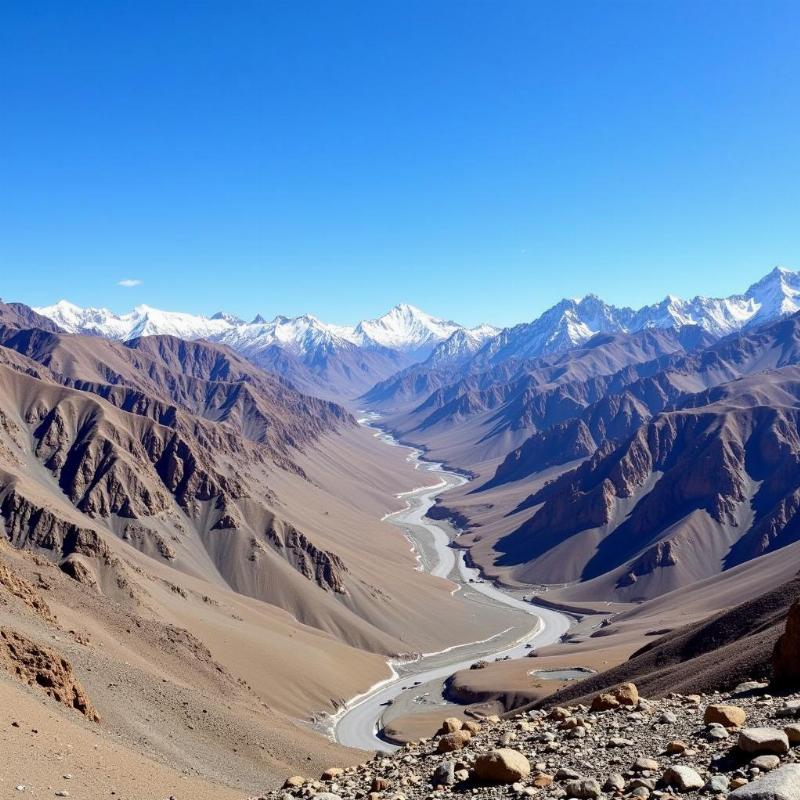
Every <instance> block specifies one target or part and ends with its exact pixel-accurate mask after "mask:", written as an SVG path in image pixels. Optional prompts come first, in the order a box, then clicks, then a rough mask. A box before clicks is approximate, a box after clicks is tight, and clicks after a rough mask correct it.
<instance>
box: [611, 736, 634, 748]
mask: <svg viewBox="0 0 800 800" xmlns="http://www.w3.org/2000/svg"><path fill="white" fill-rule="evenodd" d="M632 744H633V740H632V739H623V738H622V737H621V736H612V737H611V738H610V739H609V740H608V744H607V745H606V746H607V747H630V746H631V745H632Z"/></svg>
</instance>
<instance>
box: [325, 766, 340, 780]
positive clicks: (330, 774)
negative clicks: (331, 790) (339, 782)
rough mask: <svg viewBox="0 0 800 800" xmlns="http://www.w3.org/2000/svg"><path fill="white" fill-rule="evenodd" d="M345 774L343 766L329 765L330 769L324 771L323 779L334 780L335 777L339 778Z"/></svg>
mask: <svg viewBox="0 0 800 800" xmlns="http://www.w3.org/2000/svg"><path fill="white" fill-rule="evenodd" d="M343 774H344V770H343V769H342V768H341V767H328V769H326V770H325V772H323V773H322V780H324V781H332V780H333V779H334V778H338V777H340V776H341V775H343Z"/></svg>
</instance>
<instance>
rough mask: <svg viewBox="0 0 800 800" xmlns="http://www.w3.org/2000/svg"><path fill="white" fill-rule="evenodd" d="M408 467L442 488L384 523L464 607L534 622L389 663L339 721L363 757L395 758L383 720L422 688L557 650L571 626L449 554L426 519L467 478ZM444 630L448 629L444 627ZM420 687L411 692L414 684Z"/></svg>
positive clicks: (413, 457) (415, 458)
mask: <svg viewBox="0 0 800 800" xmlns="http://www.w3.org/2000/svg"><path fill="white" fill-rule="evenodd" d="M377 419H378V417H377V416H376V415H368V416H366V417H364V418H363V419H361V420H359V421H360V422H361V424H363V425H366V426H369V427H373V428H374V427H375V423H376V421H377ZM375 435H376V436H377V437H378V438H379V439H380V440H381V441H383V442H385V443H386V445H387V446H392V447H404V446H405V445H400V444H399V443H398V442H397V441H396V440H395V439H394V437H392V436H391V435H389V434H387V433H384V432H382V431H379V430H378V431H377V432H376V434H375ZM408 449H409V451H410V454H409V456H408V460H409V461H411V462H413V463H414V464H415V466H416V468H417V469H418V470H420V471H422V472H430V473H433V475H434V476H435V477H437V478H440V480H439V482H438V483H436V484H434V485H433V486H426V487H423V488H420V489H415V490H413V491H411V492H406V493H404V494H402V495H399V497H402V498H403V499H404V500H406V503H407V506H406V508H404V509H402V510H401V511H396V512H394V513H392V514H388V515H387V516H386V517H385V518H384V519H385V520H386V521H387V522H389V523H391V524H392V525H396V526H397V527H398V528H400V529H401V530H402V531H403V533H404V534H405V535H406V536H407V537H408V538H409V540H410V541H411V542H412V545H413V547H414V551H415V553H416V555H417V559H418V561H419V565H420V569H424V570H425V571H427V572H430V573H431V574H432V575H436V576H438V577H442V578H449V579H450V580H451V581H453V583H454V584H455V586H456V588H455V589H454V592H458V591H460V592H462V594H463V596H464V602H473V603H474V602H478V603H482V604H485V603H487V602H488V603H492V604H499V605H504V606H509V607H511V608H513V609H515V610H516V612H517V614H516V616H517V618H519V612H520V611H521V612H523V613H524V614H527V615H529V616H530V617H531V626H530V629H529V630H528V631H527V632H526V633H524V634H523V635H522V636H520V632H519V629H517V630H516V631H515V630H514V627H513V626H512V627H509V628H507V629H506V630H501V631H498V632H497V633H496V634H495V635H494V636H491V637H489V638H488V639H484V640H482V641H478V642H465V643H464V644H462V645H456V646H455V647H450V648H447V649H446V650H443V651H439V652H436V653H426V654H423V655H422V656H421V657H420V658H419V659H417V660H416V661H412V662H391V661H390V662H389V667H390V669H391V670H392V676H391V677H390V678H388V679H387V680H385V681H382V682H381V683H379V684H377V685H376V686H374V687H372V689H370V690H369V691H368V692H366V693H365V694H363V695H360V696H358V697H355V698H353V699H351V700H350V701H349V702H348V703H347V704H346V705H345V706H344V707H343V708H342V709H340V711H339V712H338V713H337V714H336V715H335V716H334V717H333V729H332V731H333V736H334V738H335V739H336V741H337V742H339V743H340V744H343V745H346V746H348V747H358V748H361V749H364V750H384V751H391V750H395V749H396V747H395V746H394V745H392V744H390V743H389V742H386V741H384V740H383V739H381V738H380V735H379V734H380V730H381V728H382V727H383V726H382V718H383V715H384V712H385V710H386V706H387V704H390V703H398V702H401V701H405V702H406V703H408V702H409V700H410V695H414V694H416V693H417V692H418V689H417V688H416V685H425V684H429V683H438V685H441V684H442V683H443V682H444V680H445V679H446V678H447V677H449V676H450V675H452V673H454V672H457V671H458V670H461V669H467V668H468V667H469V666H470V664H472V663H474V662H475V661H476V660H478V659H481V658H483V659H487V658H488V659H491V658H506V657H508V658H521V657H523V656H525V655H526V654H527V653H528V652H529V649H530V647H531V646H537V647H543V646H544V645H547V644H552V643H554V642H557V641H558V640H559V638H560V637H561V636H562V634H564V633H566V631H567V630H568V629H569V627H570V624H571V620H570V618H569V617H568V616H567V615H566V614H562V613H561V612H559V611H554V610H552V609H549V608H544V607H542V606H537V605H534V604H533V603H530V602H526V601H524V600H521V599H520V598H517V597H515V596H513V595H512V594H510V593H508V592H505V591H503V590H502V589H499V588H498V587H496V586H495V585H493V584H492V583H489V582H487V581H483V580H481V578H480V575H479V572H478V570H476V569H471V568H470V567H468V566H467V565H466V563H465V561H464V552H463V551H460V550H457V549H454V548H452V547H450V541H451V539H450V536H448V534H447V532H446V530H445V527H444V526H441V525H439V524H438V523H436V522H434V521H433V520H430V519H427V518H426V517H425V514H426V513H427V511H428V509H430V508H431V506H433V505H434V503H435V502H436V498H437V497H438V496H439V495H440V494H443V493H444V492H446V491H448V490H449V489H452V488H454V487H456V486H460V485H462V484H463V483H465V482H466V480H467V479H466V478H464V477H463V476H462V475H458V474H457V473H455V472H449V471H448V470H445V469H444V468H443V467H442V465H441V464H438V463H436V462H431V461H424V460H422V451H421V450H417V449H415V448H408ZM443 622H444V621H443ZM412 683H413V684H415V686H414V687H411V688H409V684H412Z"/></svg>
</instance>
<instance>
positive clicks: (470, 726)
mask: <svg viewBox="0 0 800 800" xmlns="http://www.w3.org/2000/svg"><path fill="white" fill-rule="evenodd" d="M461 727H462V728H463V730H465V731H469V732H470V733H471V734H473V735H475V734H476V733H480V732H481V724H480V722H478V721H477V720H474V719H468V720H466V721H465V722H464V724H463V725H462V726H461Z"/></svg>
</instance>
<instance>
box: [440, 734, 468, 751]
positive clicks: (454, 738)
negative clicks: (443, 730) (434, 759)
mask: <svg viewBox="0 0 800 800" xmlns="http://www.w3.org/2000/svg"><path fill="white" fill-rule="evenodd" d="M471 738H472V734H471V733H470V732H469V731H453V733H447V734H445V735H444V736H442V738H441V739H439V743H438V744H437V745H436V752H437V753H452V752H453V751H454V750H460V749H461V748H462V747H464V745H466V744H467V742H469V740H470V739H471Z"/></svg>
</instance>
